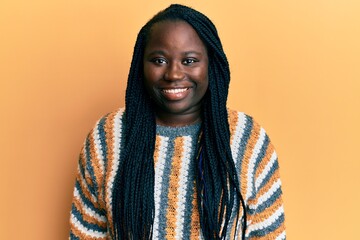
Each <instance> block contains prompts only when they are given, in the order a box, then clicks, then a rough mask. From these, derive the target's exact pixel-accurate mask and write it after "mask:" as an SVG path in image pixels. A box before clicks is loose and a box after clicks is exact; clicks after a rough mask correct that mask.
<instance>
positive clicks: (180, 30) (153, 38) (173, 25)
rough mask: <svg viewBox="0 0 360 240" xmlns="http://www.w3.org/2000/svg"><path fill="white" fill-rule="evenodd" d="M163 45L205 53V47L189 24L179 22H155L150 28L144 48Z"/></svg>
mask: <svg viewBox="0 0 360 240" xmlns="http://www.w3.org/2000/svg"><path fill="white" fill-rule="evenodd" d="M164 45H166V46H168V47H177V46H178V47H181V48H184V47H185V46H188V47H192V48H194V47H195V48H199V49H201V50H205V51H206V48H205V45H204V43H203V41H202V40H201V39H200V37H199V35H198V34H197V32H196V31H195V29H194V28H193V27H192V26H191V25H190V24H189V23H187V22H184V21H181V20H166V21H161V22H157V23H155V24H154V25H153V26H152V27H151V28H150V31H149V35H148V37H147V41H146V48H153V47H159V46H164Z"/></svg>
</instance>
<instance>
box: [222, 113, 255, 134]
mask: <svg viewBox="0 0 360 240" xmlns="http://www.w3.org/2000/svg"><path fill="white" fill-rule="evenodd" d="M228 122H229V127H230V132H231V133H232V132H233V131H235V130H236V129H243V130H247V131H251V132H253V133H254V134H256V133H257V132H259V131H260V130H261V129H262V127H261V126H260V125H259V124H258V122H257V121H255V120H254V118H253V117H252V116H250V115H248V114H246V113H244V112H240V111H236V110H232V109H228Z"/></svg>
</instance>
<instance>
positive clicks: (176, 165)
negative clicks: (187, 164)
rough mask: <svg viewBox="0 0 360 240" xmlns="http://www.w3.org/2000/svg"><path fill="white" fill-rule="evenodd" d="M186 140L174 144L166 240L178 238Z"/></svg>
mask: <svg viewBox="0 0 360 240" xmlns="http://www.w3.org/2000/svg"><path fill="white" fill-rule="evenodd" d="M183 146H184V140H183V138H182V137H178V138H176V139H175V144H174V157H173V159H172V163H171V173H170V182H169V193H168V199H169V201H168V209H167V214H166V219H167V224H166V226H167V227H166V238H167V239H173V238H174V237H175V236H176V233H175V229H176V213H177V208H178V206H177V203H178V194H179V193H178V189H179V178H180V168H181V160H182V157H183V154H184V148H183Z"/></svg>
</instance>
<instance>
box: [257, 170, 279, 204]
mask: <svg viewBox="0 0 360 240" xmlns="http://www.w3.org/2000/svg"><path fill="white" fill-rule="evenodd" d="M278 179H279V169H276V171H275V172H274V174H273V175H272V176H271V178H270V179H269V181H268V182H267V183H266V184H265V185H264V186H263V187H262V188H261V189H260V191H259V192H258V193H257V194H256V199H258V198H259V197H260V196H262V195H264V194H265V193H266V192H267V191H269V189H270V188H271V187H272V185H273V184H274V182H276V181H277V180H278Z"/></svg>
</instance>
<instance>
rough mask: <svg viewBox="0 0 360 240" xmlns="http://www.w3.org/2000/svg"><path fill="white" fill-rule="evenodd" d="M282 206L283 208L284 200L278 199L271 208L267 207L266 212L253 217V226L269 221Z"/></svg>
mask: <svg viewBox="0 0 360 240" xmlns="http://www.w3.org/2000/svg"><path fill="white" fill-rule="evenodd" d="M281 206H282V199H281V197H279V198H278V199H276V201H275V202H274V203H273V204H272V205H271V206H270V207H267V208H266V209H265V210H264V211H262V212H260V213H257V214H256V215H255V216H254V217H253V220H252V222H251V224H256V223H259V222H262V221H264V219H267V218H269V217H270V216H271V215H273V214H274V213H275V212H276V210H278V209H279V207H281Z"/></svg>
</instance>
